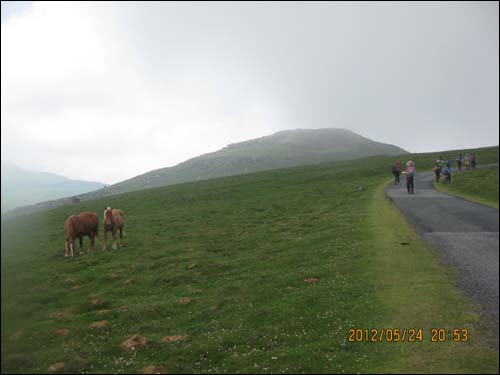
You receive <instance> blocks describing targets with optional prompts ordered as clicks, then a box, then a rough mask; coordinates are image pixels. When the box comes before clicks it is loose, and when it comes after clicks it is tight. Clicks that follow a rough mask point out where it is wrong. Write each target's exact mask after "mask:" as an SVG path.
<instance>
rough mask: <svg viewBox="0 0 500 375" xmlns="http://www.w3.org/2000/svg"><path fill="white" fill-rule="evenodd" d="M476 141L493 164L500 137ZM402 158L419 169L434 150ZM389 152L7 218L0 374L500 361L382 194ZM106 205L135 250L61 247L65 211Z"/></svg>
mask: <svg viewBox="0 0 500 375" xmlns="http://www.w3.org/2000/svg"><path fill="white" fill-rule="evenodd" d="M476 153H477V154H478V155H481V160H482V161H483V162H484V163H487V162H498V147H494V148H488V149H480V150H476ZM408 157H411V158H412V159H413V160H414V161H415V162H416V165H417V168H419V170H420V171H422V170H425V169H428V170H431V168H432V163H433V160H435V158H436V156H435V154H419V155H409V156H408ZM393 161H394V160H393V159H392V158H388V157H372V158H367V159H364V160H358V161H343V162H336V163H325V164H320V165H314V166H307V167H296V168H289V169H280V170H274V171H266V172H259V173H255V174H247V175H242V176H232V177H226V178H221V179H213V180H207V181H201V182H197V183H186V184H180V185H174V186H167V187H161V188H153V189H148V190H141V191H136V192H130V193H126V194H120V195H115V196H112V197H108V198H106V199H98V200H94V201H87V202H81V203H79V204H76V205H74V206H64V207H60V208H57V209H54V210H49V211H45V212H40V213H36V214H33V215H30V216H25V217H18V218H12V219H10V220H7V221H6V220H4V221H2V237H1V240H2V247H1V249H2V251H1V256H2V262H1V267H2V321H1V323H2V372H18V373H21V372H27V373H36V372H46V371H47V370H48V367H49V366H50V365H52V364H54V363H58V362H63V363H64V366H65V367H64V370H63V371H65V372H99V373H125V372H127V373H128V372H131V373H136V372H140V371H142V370H143V369H144V367H145V366H147V365H156V366H161V367H162V368H163V369H165V370H168V371H170V372H175V373H192V372H203V373H209V372H217V373H220V372H238V373H278V372H285V373H289V372H293V373H303V372H307V373H314V372H321V373H324V372H330V373H332V372H334V373H339V372H342V371H344V372H351V373H352V372H426V373H428V372H433V373H437V372H448V373H450V372H451V373H455V372H468V371H470V372H479V373H487V372H497V371H498V334H497V330H495V329H494V327H493V328H492V327H491V325H490V323H489V322H488V321H485V320H484V319H483V318H481V317H480V316H479V315H477V314H476V313H475V312H474V311H475V310H474V309H475V306H474V304H473V303H472V302H471V301H469V300H467V299H465V298H464V297H463V296H462V295H461V294H460V293H459V292H458V291H457V290H456V289H455V287H454V275H453V272H452V271H451V270H450V269H448V268H446V267H444V266H443V265H442V264H440V262H439V261H438V260H437V257H436V255H435V253H434V252H433V251H431V250H430V249H428V248H427V247H426V246H425V245H424V244H423V243H422V242H421V241H420V240H419V239H418V238H417V236H416V234H415V233H414V232H413V231H412V230H411V228H410V227H409V226H408V224H407V223H406V221H405V220H404V219H403V218H402V217H401V215H400V214H399V212H398V211H397V209H396V208H395V207H393V206H392V205H391V204H390V202H389V201H388V200H387V199H385V196H384V188H385V186H386V185H387V184H388V183H390V181H391V179H392V175H391V165H392V163H393ZM104 205H111V206H113V207H118V208H121V209H123V210H124V211H125V214H126V227H125V230H126V233H127V236H126V246H125V247H124V248H122V249H119V250H113V251H106V252H103V251H101V250H100V249H99V250H97V251H96V252H94V253H90V254H85V255H84V256H82V257H75V259H65V258H63V253H64V234H63V226H64V220H65V219H66V217H67V216H68V215H69V214H72V213H76V212H79V211H84V210H90V211H95V212H98V214H99V216H101V215H102V214H101V212H102V207H103V206H104ZM87 243H88V242H87V240H85V246H87ZM403 244H407V245H403ZM450 306H453V308H450ZM103 320H105V321H106V323H100V324H101V325H103V327H102V328H90V325H91V324H92V323H96V322H101V321H103ZM433 327H437V328H439V327H443V328H446V329H453V328H466V329H469V340H468V341H467V342H465V343H464V342H458V343H457V342H452V341H451V342H450V341H446V342H442V343H431V342H430V329H431V328H433ZM356 328H359V329H370V328H379V329H380V328H400V329H404V328H416V329H422V330H423V340H422V342H413V343H409V342H404V343H403V342H399V343H395V342H387V341H385V340H382V342H350V341H349V329H356ZM64 330H67V331H64ZM134 334H139V335H141V336H144V337H146V338H147V339H148V342H147V345H146V346H145V347H142V348H138V349H137V350H135V351H131V352H128V351H126V350H125V349H123V348H122V347H121V346H120V344H121V343H122V342H123V341H124V340H126V339H128V338H130V337H131V336H132V335H134ZM167 336H170V339H169V340H170V341H169V340H164V341H165V342H162V339H164V338H165V337H167ZM172 336H179V337H176V338H175V337H172Z"/></svg>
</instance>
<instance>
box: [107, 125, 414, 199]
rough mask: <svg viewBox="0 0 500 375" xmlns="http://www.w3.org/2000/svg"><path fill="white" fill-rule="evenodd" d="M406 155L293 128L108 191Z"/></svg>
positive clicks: (339, 132)
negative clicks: (375, 157) (370, 157)
mask: <svg viewBox="0 0 500 375" xmlns="http://www.w3.org/2000/svg"><path fill="white" fill-rule="evenodd" d="M405 153H407V151H405V150H403V149H402V148H399V147H397V146H393V145H390V144H385V143H380V142H375V141H372V140H370V139H368V138H365V137H362V136H360V135H359V134H356V133H354V132H352V131H349V130H346V129H334V128H326V129H295V130H284V131H280V132H277V133H275V134H272V135H269V136H265V137H261V138H256V139H251V140H248V141H244V142H239V143H233V144H230V145H228V146H227V147H224V148H223V149H221V150H219V151H216V152H213V153H209V154H204V155H201V156H198V157H195V158H192V159H189V160H187V161H185V162H183V163H180V164H178V165H176V166H174V167H169V168H161V169H156V170H153V171H151V172H147V173H145V174H142V175H139V176H136V177H134V178H131V179H129V180H125V181H122V182H119V183H117V184H114V185H111V186H110V187H108V188H106V190H109V191H113V193H119V192H125V191H131V190H140V189H144V188H148V187H154V186H162V185H171V184H177V183H182V182H188V181H197V180H205V179H210V178H216V177H223V176H230V175H236V174H243V173H251V172H257V171H263V170H269V169H277V168H286V167H294V166H299V165H308V164H317V163H322V162H331V161H340V160H350V159H359V158H363V157H367V156H375V155H401V154H405Z"/></svg>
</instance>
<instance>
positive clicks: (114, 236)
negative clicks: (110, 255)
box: [112, 228, 116, 250]
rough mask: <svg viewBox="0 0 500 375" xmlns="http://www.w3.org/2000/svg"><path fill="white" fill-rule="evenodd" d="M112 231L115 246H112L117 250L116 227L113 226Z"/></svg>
mask: <svg viewBox="0 0 500 375" xmlns="http://www.w3.org/2000/svg"><path fill="white" fill-rule="evenodd" d="M112 233H113V246H112V248H113V250H116V228H113V231H112Z"/></svg>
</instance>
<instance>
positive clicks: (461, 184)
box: [434, 166, 498, 209]
mask: <svg viewBox="0 0 500 375" xmlns="http://www.w3.org/2000/svg"><path fill="white" fill-rule="evenodd" d="M443 181H444V180H443ZM434 186H435V187H436V188H437V189H439V190H441V191H443V192H445V193H449V194H454V195H458V196H459V197H462V198H465V199H467V200H470V201H472V202H477V203H482V204H485V205H488V206H491V207H494V208H496V209H498V166H497V167H491V168H481V169H474V170H468V171H462V172H457V173H454V174H453V182H452V184H444V183H442V181H441V182H440V183H439V184H438V183H434Z"/></svg>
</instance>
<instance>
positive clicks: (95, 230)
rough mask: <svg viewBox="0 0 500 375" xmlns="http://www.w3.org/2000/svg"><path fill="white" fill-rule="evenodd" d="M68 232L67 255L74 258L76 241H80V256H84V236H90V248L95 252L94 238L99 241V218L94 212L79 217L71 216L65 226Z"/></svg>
mask: <svg viewBox="0 0 500 375" xmlns="http://www.w3.org/2000/svg"><path fill="white" fill-rule="evenodd" d="M64 230H65V231H66V254H65V255H64V256H65V257H67V256H69V255H70V252H71V256H72V257H73V248H74V243H75V239H76V238H78V239H79V241H80V255H83V236H89V238H90V248H91V249H92V250H95V247H94V238H95V237H97V239H99V218H98V217H97V215H96V214H95V213H93V212H82V213H80V214H79V215H71V216H70V217H68V219H67V220H66V224H65V225H64Z"/></svg>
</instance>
